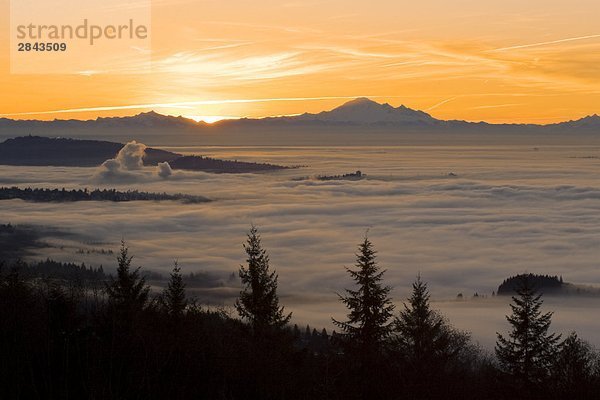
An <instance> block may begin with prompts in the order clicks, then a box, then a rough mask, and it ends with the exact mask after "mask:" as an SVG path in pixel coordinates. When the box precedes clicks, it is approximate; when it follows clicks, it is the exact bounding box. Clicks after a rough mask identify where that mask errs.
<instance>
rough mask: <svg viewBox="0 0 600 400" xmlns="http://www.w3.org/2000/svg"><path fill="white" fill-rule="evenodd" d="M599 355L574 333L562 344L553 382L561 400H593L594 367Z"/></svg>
mask: <svg viewBox="0 0 600 400" xmlns="http://www.w3.org/2000/svg"><path fill="white" fill-rule="evenodd" d="M596 362H597V355H596V354H594V351H593V350H592V348H591V346H590V345H589V344H588V343H586V342H585V341H583V340H581V339H580V338H579V337H578V336H577V334H576V333H575V332H572V333H571V334H570V335H569V336H567V338H566V339H565V340H564V341H563V342H562V343H561V346H560V351H559V352H558V354H557V356H556V358H555V359H554V363H553V367H552V378H553V379H552V382H553V383H554V387H555V389H556V392H555V394H556V395H558V396H559V397H560V398H565V399H566V398H573V399H593V398H596V397H597V396H598V393H596V392H595V390H594V387H593V383H594V367H595V364H596Z"/></svg>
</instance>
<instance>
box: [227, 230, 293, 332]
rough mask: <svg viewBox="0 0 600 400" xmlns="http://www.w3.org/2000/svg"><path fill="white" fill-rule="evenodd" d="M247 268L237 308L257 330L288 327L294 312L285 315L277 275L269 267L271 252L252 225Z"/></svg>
mask: <svg viewBox="0 0 600 400" xmlns="http://www.w3.org/2000/svg"><path fill="white" fill-rule="evenodd" d="M244 249H245V250H246V254H247V256H248V258H247V259H246V262H247V267H244V266H240V271H239V275H240V278H241V280H242V284H243V285H244V288H243V290H242V291H241V292H240V297H239V298H238V299H237V300H236V302H235V308H236V309H237V311H238V314H239V315H240V317H241V318H242V319H245V320H247V321H249V322H250V324H251V326H252V328H253V329H254V331H255V332H257V331H261V330H264V329H268V328H281V327H283V326H285V325H286V324H287V323H288V322H289V320H290V319H291V317H292V314H291V313H289V314H287V315H285V314H284V307H283V306H280V305H279V297H278V296H277V274H276V272H275V271H272V272H271V271H270V270H269V255H268V254H267V251H266V250H265V249H263V248H262V245H261V239H260V235H259V233H258V228H256V227H255V226H252V227H251V228H250V232H249V233H248V240H247V243H246V244H245V245H244Z"/></svg>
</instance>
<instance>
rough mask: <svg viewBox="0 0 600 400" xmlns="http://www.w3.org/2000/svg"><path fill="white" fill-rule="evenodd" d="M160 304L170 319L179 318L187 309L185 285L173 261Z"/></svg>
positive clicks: (179, 270)
mask: <svg viewBox="0 0 600 400" xmlns="http://www.w3.org/2000/svg"><path fill="white" fill-rule="evenodd" d="M161 303H162V306H163V309H164V310H165V312H166V313H167V314H168V315H169V316H171V317H176V318H177V317H180V316H181V315H182V314H183V313H184V312H185V309H186V307H187V304H188V302H187V298H186V295H185V283H184V282H183V276H182V275H181V268H180V267H179V265H178V264H177V261H175V263H174V266H173V271H172V272H171V278H170V279H169V283H168V284H167V287H166V289H165V290H164V291H163V293H162V296H161Z"/></svg>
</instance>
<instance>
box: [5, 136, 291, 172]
mask: <svg viewBox="0 0 600 400" xmlns="http://www.w3.org/2000/svg"><path fill="white" fill-rule="evenodd" d="M123 146H124V145H123V144H122V143H117V142H107V141H101V140H80V139H68V138H51V137H41V136H23V137H17V138H13V139H8V140H6V141H4V142H2V143H0V165H19V166H66V167H96V166H99V165H100V164H102V163H103V162H104V161H106V160H108V159H111V158H114V157H116V156H117V153H119V151H120V150H121V149H122V148H123ZM143 162H144V165H147V166H148V165H150V166H152V165H157V164H158V163H161V162H168V163H169V165H170V166H171V168H173V169H182V170H190V171H203V172H213V173H252V172H264V171H276V170H281V169H287V168H288V167H285V166H281V165H274V164H267V163H256V162H248V161H237V160H219V159H216V158H210V157H203V156H198V155H186V156H183V155H181V154H178V153H173V152H170V151H166V150H161V149H154V148H151V147H146V148H145V150H144V156H143Z"/></svg>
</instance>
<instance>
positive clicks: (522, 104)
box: [470, 103, 525, 110]
mask: <svg viewBox="0 0 600 400" xmlns="http://www.w3.org/2000/svg"><path fill="white" fill-rule="evenodd" d="M524 105H525V104H524V103H508V104H494V105H489V106H476V107H471V108H470V110H485V109H487V108H501V107H517V106H524Z"/></svg>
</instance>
